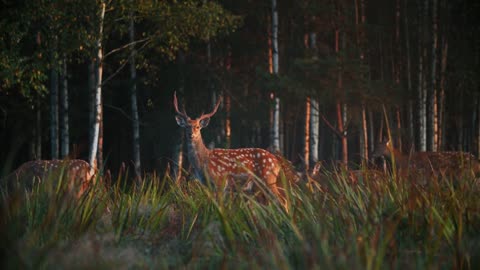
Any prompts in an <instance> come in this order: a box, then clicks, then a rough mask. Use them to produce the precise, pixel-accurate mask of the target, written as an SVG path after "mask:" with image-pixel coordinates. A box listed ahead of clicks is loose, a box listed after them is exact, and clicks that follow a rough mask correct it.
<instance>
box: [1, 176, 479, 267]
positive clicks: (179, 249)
mask: <svg viewBox="0 0 480 270" xmlns="http://www.w3.org/2000/svg"><path fill="white" fill-rule="evenodd" d="M392 178H396V177H386V178H385V179H381V180H379V179H375V180H374V179H368V178H367V179H363V181H362V182H361V183H358V184H356V185H352V184H351V182H350V180H349V179H348V177H347V174H346V173H343V172H342V171H341V170H338V171H336V172H335V173H334V172H332V173H331V174H329V175H328V181H327V182H328V187H326V188H324V189H322V190H313V191H312V190H310V189H308V188H305V187H303V186H302V185H299V186H293V187H290V188H287V190H286V195H287V198H288V204H287V207H288V209H284V208H283V207H282V205H281V204H280V203H279V202H278V201H277V200H276V199H275V198H274V197H272V196H271V194H266V197H267V198H268V200H269V201H271V202H270V203H261V202H259V201H258V200H256V198H255V197H254V196H251V195H248V194H244V193H242V192H226V193H222V192H218V191H215V190H211V189H209V188H208V187H205V186H202V185H200V184H199V183H198V182H195V181H192V182H188V183H181V184H178V183H174V182H173V181H172V180H171V179H170V178H169V177H164V178H163V179H159V178H158V177H153V176H149V177H146V178H145V179H144V180H143V182H142V183H143V184H142V185H139V186H129V185H126V184H125V182H126V181H125V179H122V178H121V177H120V178H119V179H118V180H117V181H116V184H115V185H113V186H112V187H109V188H105V187H104V186H102V185H101V184H97V185H95V186H94V187H92V188H91V189H90V190H88V191H87V192H86V193H85V194H84V195H83V196H82V197H81V198H79V199H77V198H74V197H72V196H68V195H66V194H68V193H67V192H65V188H64V187H62V186H58V185H56V186H55V185H47V184H45V185H39V186H36V188H35V189H34V190H33V191H32V192H30V193H24V192H17V193H12V194H9V196H5V197H4V198H3V199H2V202H1V203H2V205H1V208H0V211H1V212H0V215H1V216H0V240H1V243H2V253H3V254H4V256H5V259H6V260H5V265H4V267H3V268H4V269H19V268H27V269H28V268H33V269H51V268H54V269H58V268H65V269H72V268H94V269H96V268H100V269H103V268H106V269H110V268H121V269H131V268H146V269H152V268H153V269H166V268H174V269H177V268H202V269H203V268H222V269H243V268H249V269H259V268H261V269H332V268H333V269H337V268H339V269H390V268H394V269H398V268H408V269H411V268H419V269H423V268H426V269H432V268H434V269H436V268H445V269H452V268H457V269H480V268H479V267H480V256H479V255H480V198H479V196H478V194H479V190H480V188H479V183H478V180H476V179H474V178H468V177H462V178H461V179H455V180H453V179H451V181H447V180H445V179H444V180H443V181H432V184H431V185H427V186H417V185H414V184H411V183H409V182H407V181H402V179H396V180H393V179H392ZM52 182H54V181H52ZM58 182H59V183H62V181H58ZM100 182H101V181H97V183H100ZM59 185H62V184H59ZM287 210H288V211H287Z"/></svg>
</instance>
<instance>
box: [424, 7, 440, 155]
mask: <svg viewBox="0 0 480 270" xmlns="http://www.w3.org/2000/svg"><path fill="white" fill-rule="evenodd" d="M425 5H427V3H426V4H425ZM437 39H438V23H437V0H432V51H431V60H432V63H431V81H430V88H429V90H430V91H429V108H428V111H429V112H428V115H429V129H430V130H431V133H430V134H429V141H430V142H429V146H430V147H431V150H432V151H437V149H438V107H437V88H436V87H437V72H436V68H437V47H438V45H437Z"/></svg>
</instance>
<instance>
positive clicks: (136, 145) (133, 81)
mask: <svg viewBox="0 0 480 270" xmlns="http://www.w3.org/2000/svg"><path fill="white" fill-rule="evenodd" d="M129 36H130V43H133V42H134V41H135V25H134V21H133V15H132V14H130V27H129ZM136 53H137V52H136V49H135V46H134V45H132V49H131V52H130V102H131V108H132V133H133V138H132V139H133V141H132V146H133V163H134V166H135V176H136V177H137V179H140V178H141V177H142V173H141V172H142V171H141V164H140V121H139V118H138V105H137V68H136V66H135V55H136Z"/></svg>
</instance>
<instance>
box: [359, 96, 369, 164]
mask: <svg viewBox="0 0 480 270" xmlns="http://www.w3.org/2000/svg"><path fill="white" fill-rule="evenodd" d="M360 138H361V140H360V142H361V143H360V148H361V156H362V163H364V162H368V126H367V109H366V107H365V103H362V135H361V136H360Z"/></svg>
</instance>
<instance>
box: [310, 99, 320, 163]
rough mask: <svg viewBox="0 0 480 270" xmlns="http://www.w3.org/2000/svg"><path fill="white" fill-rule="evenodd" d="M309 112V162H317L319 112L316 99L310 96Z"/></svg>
mask: <svg viewBox="0 0 480 270" xmlns="http://www.w3.org/2000/svg"><path fill="white" fill-rule="evenodd" d="M310 103H311V106H310V107H311V109H310V111H311V113H310V164H315V163H317V162H318V148H319V145H318V144H319V141H320V134H319V131H320V112H319V104H318V101H317V99H315V98H312V99H311V100H310Z"/></svg>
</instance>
